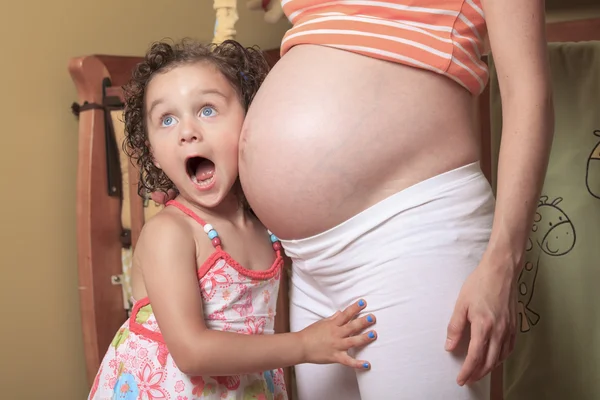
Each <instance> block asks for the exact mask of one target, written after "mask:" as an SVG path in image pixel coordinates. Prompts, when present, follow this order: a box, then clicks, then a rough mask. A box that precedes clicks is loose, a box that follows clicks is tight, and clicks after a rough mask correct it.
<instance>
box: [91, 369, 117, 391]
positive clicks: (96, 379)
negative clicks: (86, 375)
mask: <svg viewBox="0 0 600 400" xmlns="http://www.w3.org/2000/svg"><path fill="white" fill-rule="evenodd" d="M112 361H114V360H112ZM100 375H102V365H100V370H99V371H98V374H96V378H95V379H94V384H93V385H92V390H91V391H90V399H93V398H94V395H95V394H96V391H97V390H98V384H99V383H100Z"/></svg>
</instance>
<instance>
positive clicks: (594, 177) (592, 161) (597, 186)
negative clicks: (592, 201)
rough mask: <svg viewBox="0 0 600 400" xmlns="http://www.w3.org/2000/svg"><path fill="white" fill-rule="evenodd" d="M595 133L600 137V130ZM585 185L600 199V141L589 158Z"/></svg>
mask: <svg viewBox="0 0 600 400" xmlns="http://www.w3.org/2000/svg"><path fill="white" fill-rule="evenodd" d="M594 135H596V136H598V137H600V130H596V131H594ZM585 185H586V186H587V189H588V192H590V194H591V195H592V196H594V197H595V198H597V199H600V142H598V143H597V144H596V147H594V150H592V153H591V154H590V158H589V159H588V163H587V168H586V170H585Z"/></svg>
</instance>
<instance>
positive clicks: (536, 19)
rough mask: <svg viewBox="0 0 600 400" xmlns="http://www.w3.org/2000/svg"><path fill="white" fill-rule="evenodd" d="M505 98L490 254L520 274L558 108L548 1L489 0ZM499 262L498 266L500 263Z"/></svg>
mask: <svg viewBox="0 0 600 400" xmlns="http://www.w3.org/2000/svg"><path fill="white" fill-rule="evenodd" d="M483 8H484V11H485V15H486V19H487V24H488V29H489V38H490V47H491V50H492V55H493V58H494V65H495V67H496V70H497V74H498V83H499V86H500V94H501V98H502V140H501V146H500V157H499V164H498V178H497V203H496V214H495V218H494V226H493V230H492V236H491V239H490V244H489V250H488V253H489V256H490V257H492V258H493V259H497V260H499V261H500V262H497V263H492V264H491V265H492V266H496V267H500V268H508V269H509V270H510V272H511V274H512V276H513V277H515V278H516V277H518V275H519V273H520V271H521V267H522V264H523V257H524V253H525V246H526V242H527V238H528V236H529V233H530V231H531V224H532V223H533V216H534V213H535V210H536V207H537V204H538V200H539V196H540V191H541V189H542V185H543V183H544V177H545V174H546V169H547V166H548V158H549V155H550V148H551V145H552V139H553V135H554V109H553V103H552V87H551V82H550V71H549V63H548V61H547V60H548V54H547V42H546V33H545V32H546V24H545V12H544V1H543V0H528V1H520V0H503V1H502V2H499V1H495V0H483ZM494 264H495V265H494Z"/></svg>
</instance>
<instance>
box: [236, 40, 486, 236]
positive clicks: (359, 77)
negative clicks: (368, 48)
mask: <svg viewBox="0 0 600 400" xmlns="http://www.w3.org/2000/svg"><path fill="white" fill-rule="evenodd" d="M473 104H474V98H473V97H472V96H471V95H470V94H469V93H468V92H467V91H466V90H465V89H464V88H462V87H460V86H459V85H457V84H456V83H454V82H453V81H451V80H450V79H448V78H445V77H443V76H441V75H438V74H435V73H431V72H428V71H423V70H419V69H416V68H411V67H407V66H403V65H399V64H395V63H390V62H386V61H381V60H376V59H372V58H368V57H364V56H361V55H357V54H353V53H350V52H346V51H342V50H336V49H331V48H326V47H321V46H312V45H302V46H296V47H294V48H292V49H291V50H290V51H289V52H288V53H287V54H286V55H284V57H282V58H281V60H280V61H279V62H278V63H277V64H276V65H275V67H274V68H273V70H272V71H271V72H270V74H269V76H268V77H267V79H266V80H265V82H264V84H263V86H262V87H261V89H260V90H259V92H258V93H257V95H256V97H255V99H254V101H253V103H252V105H251V106H250V109H249V110H248V114H247V117H246V121H245V124H244V129H243V131H242V135H241V138H240V163H239V168H240V181H241V184H242V187H243V190H244V194H245V196H246V199H247V201H248V202H249V204H250V206H251V207H252V209H253V210H254V212H255V213H256V215H257V216H258V218H260V219H261V221H262V222H263V223H264V224H265V225H266V226H267V228H269V229H270V230H271V231H272V232H273V233H275V234H276V235H277V236H279V237H280V238H282V239H300V238H303V237H308V236H312V235H315V234H317V233H320V232H323V231H324V230H327V229H329V228H331V227H333V226H336V225H338V224H339V223H341V222H343V221H345V220H347V219H348V218H350V217H352V216H353V215H355V214H357V213H359V212H360V211H362V210H364V209H366V208H368V207H369V206H371V205H373V204H375V203H377V202H378V201H381V200H383V199H384V198H386V197H388V196H390V195H392V194H394V193H396V192H398V191H400V190H402V189H405V188H406V187H408V186H410V185H413V184H415V183H417V182H419V181H421V180H423V179H426V178H429V177H432V176H434V175H437V174H439V173H442V172H444V171H448V170H450V169H453V168H456V167H459V166H461V165H465V164H467V163H469V162H473V161H476V160H477V159H478V157H479V138H478V135H477V134H476V130H475V128H474V126H475V124H474V122H475V120H474V115H473V110H474V107H473Z"/></svg>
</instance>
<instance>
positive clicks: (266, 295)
mask: <svg viewBox="0 0 600 400" xmlns="http://www.w3.org/2000/svg"><path fill="white" fill-rule="evenodd" d="M263 299H264V300H265V304H269V300H271V293H269V291H268V290H266V289H265V290H263Z"/></svg>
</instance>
